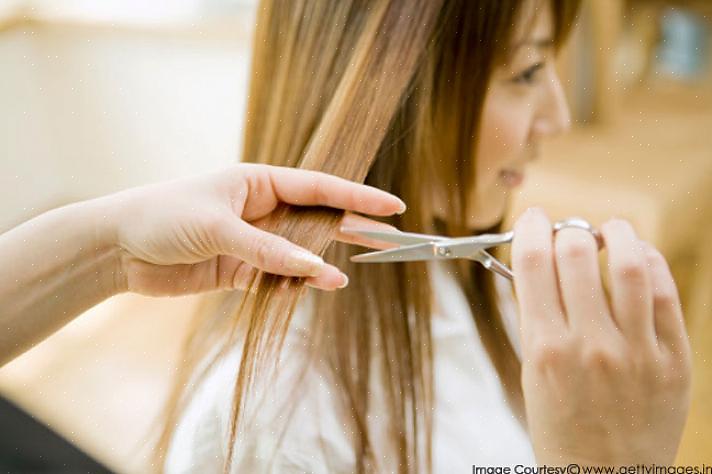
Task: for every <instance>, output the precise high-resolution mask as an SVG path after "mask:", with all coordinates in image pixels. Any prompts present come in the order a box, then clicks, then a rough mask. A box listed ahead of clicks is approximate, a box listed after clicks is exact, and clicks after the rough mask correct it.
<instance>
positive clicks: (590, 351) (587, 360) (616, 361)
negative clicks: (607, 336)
mask: <svg viewBox="0 0 712 474" xmlns="http://www.w3.org/2000/svg"><path fill="white" fill-rule="evenodd" d="M581 363H582V365H583V366H584V368H586V369H588V370H596V371H599V372H606V373H609V372H615V371H618V370H620V369H621V368H622V367H623V364H624V358H623V357H622V356H621V355H620V354H618V353H617V352H616V351H615V350H613V349H611V348H610V347H607V346H605V345H603V344H589V345H588V346H586V347H584V348H583V349H582V350H581Z"/></svg>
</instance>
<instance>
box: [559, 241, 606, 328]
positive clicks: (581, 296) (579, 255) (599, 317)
mask: <svg viewBox="0 0 712 474" xmlns="http://www.w3.org/2000/svg"><path fill="white" fill-rule="evenodd" d="M554 248H555V255H556V267H557V274H558V276H559V288H560V290H561V299H562V301H563V303H564V310H565V311H566V315H567V317H568V321H569V325H570V326H571V328H572V329H573V330H574V331H579V333H580V334H583V335H584V336H587V335H591V336H592V335H594V334H595V332H594V330H596V331H598V330H606V331H610V330H611V329H615V328H616V326H615V323H614V322H613V320H612V319H611V316H610V312H609V309H608V303H607V301H606V295H605V293H604V292H603V285H602V283H601V274H600V270H599V268H598V247H597V245H596V239H595V238H594V237H593V235H591V233H590V232H588V231H585V230H583V229H576V228H564V229H561V230H559V231H558V232H556V236H555V239H554Z"/></svg>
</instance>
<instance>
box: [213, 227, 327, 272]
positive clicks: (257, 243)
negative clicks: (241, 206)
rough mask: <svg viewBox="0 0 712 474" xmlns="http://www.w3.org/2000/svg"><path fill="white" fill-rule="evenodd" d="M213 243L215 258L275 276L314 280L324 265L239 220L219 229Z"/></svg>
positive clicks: (283, 240)
mask: <svg viewBox="0 0 712 474" xmlns="http://www.w3.org/2000/svg"><path fill="white" fill-rule="evenodd" d="M215 243H216V246H217V248H216V251H217V252H218V253H219V254H221V255H233V256H235V257H239V258H240V259H242V260H243V261H245V262H247V263H249V264H250V265H252V266H253V267H256V268H258V269H260V270H263V271H265V272H268V273H274V274H277V275H284V276H295V277H307V276H317V275H319V274H320V273H321V271H322V269H323V268H324V266H325V265H326V264H325V263H324V260H322V258H321V257H319V256H318V255H314V254H313V253H311V252H309V251H308V250H306V249H304V248H302V247H300V246H298V245H296V244H294V243H292V242H290V241H289V240H287V239H285V238H284V237H281V236H278V235H275V234H272V233H270V232H267V231H264V230H262V229H258V228H257V227H254V226H252V225H250V224H248V223H247V222H245V221H243V220H241V219H230V223H229V224H228V225H226V226H222V227H220V230H219V231H218V235H217V236H215Z"/></svg>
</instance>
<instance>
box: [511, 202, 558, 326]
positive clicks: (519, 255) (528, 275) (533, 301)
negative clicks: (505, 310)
mask: <svg viewBox="0 0 712 474" xmlns="http://www.w3.org/2000/svg"><path fill="white" fill-rule="evenodd" d="M552 246H553V245H552V227H551V221H550V220H549V218H548V217H547V215H546V214H545V213H544V212H543V211H542V210H541V209H537V208H531V209H527V211H526V212H524V213H523V214H522V215H521V216H520V218H519V219H518V220H517V222H516V223H515V225H514V239H513V241H512V257H511V258H512V270H513V272H514V287H515V291H516V295H517V302H518V304H519V308H520V311H519V314H520V317H521V318H522V320H521V328H522V331H523V332H524V333H525V334H528V333H531V332H532V330H537V329H539V330H540V331H544V332H551V331H552V330H554V329H561V326H562V325H565V324H566V323H565V316H564V312H563V308H562V307H561V304H560V298H559V289H558V284H557V281H556V270H555V267H554V256H553V249H552Z"/></svg>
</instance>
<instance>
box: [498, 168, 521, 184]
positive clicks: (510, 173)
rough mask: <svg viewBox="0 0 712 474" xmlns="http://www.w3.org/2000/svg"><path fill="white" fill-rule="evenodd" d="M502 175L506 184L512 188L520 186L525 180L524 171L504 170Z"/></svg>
mask: <svg viewBox="0 0 712 474" xmlns="http://www.w3.org/2000/svg"><path fill="white" fill-rule="evenodd" d="M499 174H500V177H501V179H502V181H503V182H504V184H505V185H506V186H508V187H510V188H513V187H515V186H519V185H521V184H522V183H523V182H524V173H522V172H521V171H516V170H502V171H501V172H500V173H499Z"/></svg>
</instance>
